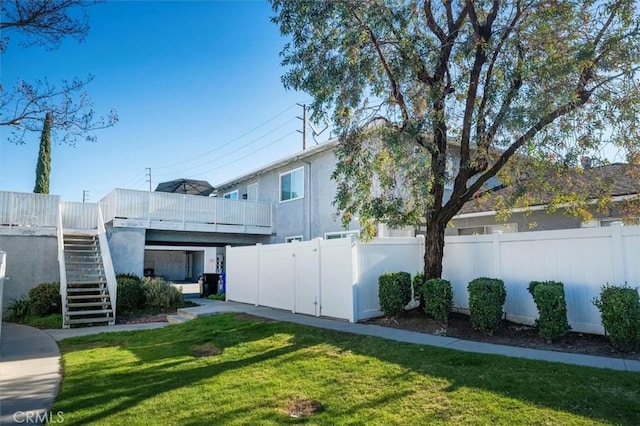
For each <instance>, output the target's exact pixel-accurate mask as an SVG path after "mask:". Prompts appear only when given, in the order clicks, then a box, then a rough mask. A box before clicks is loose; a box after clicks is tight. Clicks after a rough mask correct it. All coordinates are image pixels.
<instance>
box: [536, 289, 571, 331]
mask: <svg viewBox="0 0 640 426" xmlns="http://www.w3.org/2000/svg"><path fill="white" fill-rule="evenodd" d="M529 293H531V295H532V296H533V301H534V302H536V306H537V307H538V315H539V316H540V318H538V319H537V320H536V324H537V326H538V331H539V332H540V335H541V336H542V337H544V338H545V339H547V340H548V341H552V340H554V339H557V338H559V337H562V336H564V335H565V334H567V332H568V331H569V330H571V327H569V322H568V321H567V302H566V301H565V298H564V285H563V284H562V283H560V282H555V281H543V282H540V281H532V282H531V283H529Z"/></svg>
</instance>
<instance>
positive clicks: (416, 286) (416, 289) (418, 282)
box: [411, 272, 424, 307]
mask: <svg viewBox="0 0 640 426" xmlns="http://www.w3.org/2000/svg"><path fill="white" fill-rule="evenodd" d="M423 284H424V272H418V273H417V274H416V275H415V276H414V277H413V279H412V280H411V288H413V298H414V299H415V300H417V301H418V302H420V306H423V307H424V298H423V297H422V286H423Z"/></svg>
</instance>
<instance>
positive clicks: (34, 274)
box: [0, 235, 60, 313]
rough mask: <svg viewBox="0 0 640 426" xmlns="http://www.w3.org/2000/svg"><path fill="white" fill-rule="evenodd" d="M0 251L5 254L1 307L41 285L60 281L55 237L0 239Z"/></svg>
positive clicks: (3, 236)
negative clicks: (4, 275) (4, 276)
mask: <svg viewBox="0 0 640 426" xmlns="http://www.w3.org/2000/svg"><path fill="white" fill-rule="evenodd" d="M0 250H1V251H4V252H6V253H7V265H6V273H5V274H6V278H5V281H4V297H3V299H2V303H3V306H5V307H6V306H7V305H9V304H10V303H11V302H12V301H13V300H14V299H19V298H21V297H22V296H26V295H27V294H28V293H29V290H31V289H32V288H33V287H35V286H36V285H38V284H40V283H44V282H55V281H60V269H59V266H58V239H57V238H56V237H55V236H34V235H29V236H18V235H0ZM5 313H6V311H5Z"/></svg>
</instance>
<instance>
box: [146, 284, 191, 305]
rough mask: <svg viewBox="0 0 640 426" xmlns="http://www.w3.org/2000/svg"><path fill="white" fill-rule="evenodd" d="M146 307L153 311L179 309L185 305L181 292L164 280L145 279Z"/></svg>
mask: <svg viewBox="0 0 640 426" xmlns="http://www.w3.org/2000/svg"><path fill="white" fill-rule="evenodd" d="M144 295H145V301H146V302H145V306H146V307H148V308H150V309H153V310H160V311H161V310H166V309H173V308H177V307H178V306H180V305H182V304H183V303H184V297H183V296H182V293H180V290H178V289H177V288H175V287H174V286H173V285H172V284H171V283H168V282H166V281H165V280H163V279H162V278H144Z"/></svg>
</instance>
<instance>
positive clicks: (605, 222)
mask: <svg viewBox="0 0 640 426" xmlns="http://www.w3.org/2000/svg"><path fill="white" fill-rule="evenodd" d="M614 222H621V223H623V224H625V225H637V224H638V219H636V220H631V221H627V222H625V221H624V220H622V219H621V218H607V219H593V220H590V221H588V222H582V224H581V225H580V226H581V227H582V228H597V227H607V226H611V224H612V223H614Z"/></svg>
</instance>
